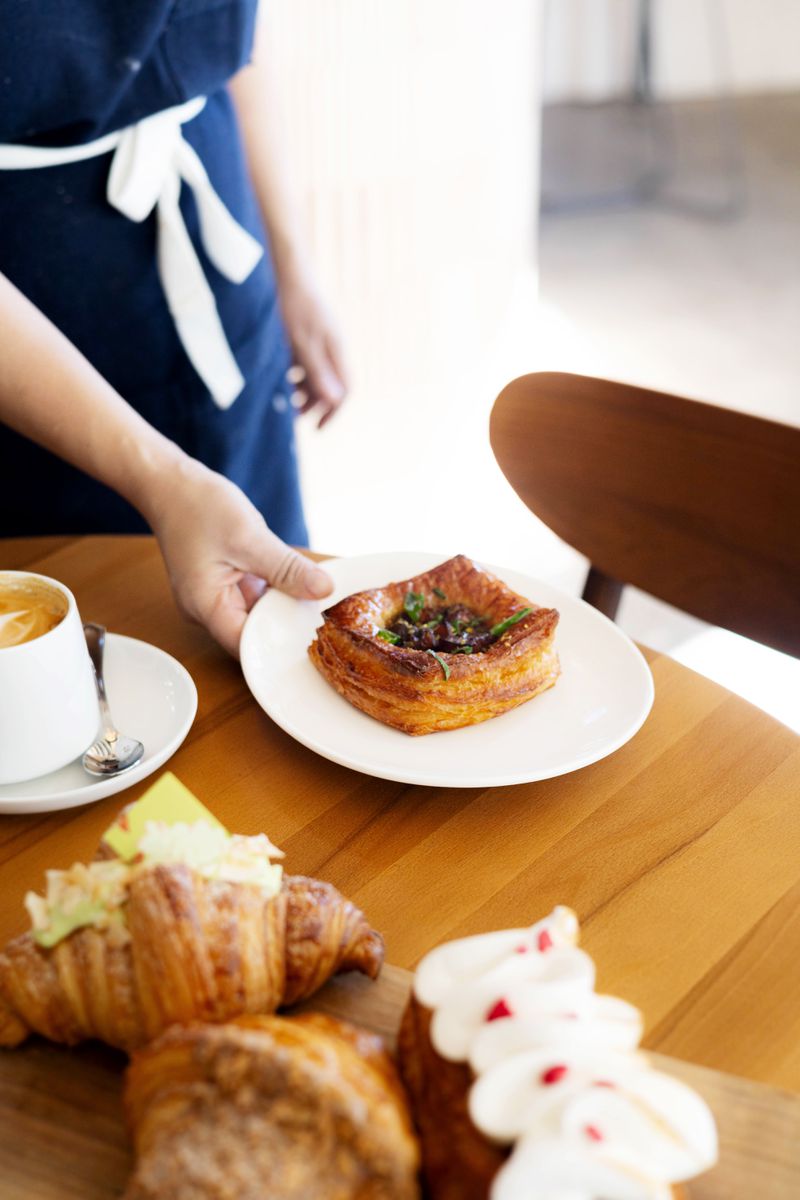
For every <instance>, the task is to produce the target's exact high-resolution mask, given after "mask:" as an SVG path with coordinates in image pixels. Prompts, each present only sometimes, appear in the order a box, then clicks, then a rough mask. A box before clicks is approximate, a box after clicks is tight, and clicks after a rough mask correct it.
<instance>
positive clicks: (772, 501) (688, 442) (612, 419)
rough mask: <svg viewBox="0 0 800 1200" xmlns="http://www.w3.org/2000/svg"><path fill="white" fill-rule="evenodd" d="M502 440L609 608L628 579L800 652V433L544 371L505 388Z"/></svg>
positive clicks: (601, 604) (499, 449)
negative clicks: (586, 562)
mask: <svg viewBox="0 0 800 1200" xmlns="http://www.w3.org/2000/svg"><path fill="white" fill-rule="evenodd" d="M490 437H491V444H492V450H493V451H494V455H495V458H496V459H497V462H498V464H499V466H500V469H501V470H502V472H503V474H504V475H505V477H506V479H507V480H508V481H509V483H510V484H511V486H512V487H513V488H514V490H515V491H516V493H517V495H518V496H520V498H521V499H522V500H523V501H524V502H525V504H526V505H527V506H528V508H530V509H532V511H533V512H535V513H536V515H537V516H538V517H540V518H541V520H542V521H544V522H545V524H546V525H548V526H549V527H550V528H551V529H552V530H554V532H555V533H557V534H558V535H559V537H561V538H563V539H564V541H566V542H569V544H570V545H571V546H574V547H575V549H576V550H579V551H580V552H581V553H582V554H584V555H586V557H587V558H588V559H589V562H590V564H591V565H590V569H589V574H588V577H587V580H586V586H585V588H584V591H583V597H584V599H585V600H588V601H589V603H590V604H593V605H594V606H595V607H596V608H599V609H600V611H601V612H604V613H605V614H606V615H607V616H609V617H611V618H612V619H613V618H614V616H615V615H616V611H617V608H618V605H619V601H620V597H621V593H622V588H623V586H624V584H626V583H630V584H633V585H635V586H636V587H638V588H641V589H642V590H643V591H646V592H649V593H651V595H654V596H658V597H659V598H660V599H662V600H665V601H667V602H668V603H669V604H672V605H675V606H676V607H678V608H681V609H684V610H686V611H687V612H690V613H693V614H694V615H695V616H697V617H700V618H702V619H703V620H704V621H709V622H711V623H712V624H714V625H721V626H723V627H725V628H726V629H732V630H734V631H735V632H737V633H740V634H744V635H745V636H746V637H749V638H753V639H755V640H756V641H759V642H763V643H764V644H765V645H768V646H772V647H774V648H775V649H777V650H782V651H784V652H785V653H788V654H793V655H795V656H798V657H800V429H796V428H793V427H791V426H787V425H780V424H777V423H775V422H773V421H765V420H761V419H760V418H758V417H751V416H747V415H745V414H744V413H739V412H732V411H730V410H729V409H725V408H716V407H714V406H713V405H709V404H700V403H698V402H697V401H693V400H685V399H681V398H680V397H679V396H670V395H666V394H665V393H663V392H654V391H649V390H648V389H646V388H640V387H631V386H629V385H627V384H623V383H613V382H611V381H610V380H606V379H592V378H588V377H584V376H580V375H567V374H535V375H524V376H522V377H521V378H520V379H515V380H514V381H513V383H510V384H509V385H508V386H507V387H506V388H504V389H503V391H502V392H501V393H500V395H499V396H498V398H497V400H496V401H495V404H494V408H493V410H492V415H491V426H490Z"/></svg>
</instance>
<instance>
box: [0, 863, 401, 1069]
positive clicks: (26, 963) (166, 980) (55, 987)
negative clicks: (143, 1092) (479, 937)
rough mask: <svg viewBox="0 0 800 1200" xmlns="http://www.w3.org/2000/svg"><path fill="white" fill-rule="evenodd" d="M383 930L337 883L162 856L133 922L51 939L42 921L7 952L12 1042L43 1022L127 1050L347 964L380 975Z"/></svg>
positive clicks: (44, 1027)
mask: <svg viewBox="0 0 800 1200" xmlns="http://www.w3.org/2000/svg"><path fill="white" fill-rule="evenodd" d="M382 963H383V939H382V938H381V936H380V934H379V933H376V931H375V930H373V929H371V928H370V926H369V924H368V922H367V920H366V917H365V916H364V914H363V913H362V912H361V910H360V909H358V908H356V906H355V905H354V904H351V902H350V901H349V900H347V899H345V897H344V896H342V895H341V893H340V892H338V891H337V890H336V888H335V887H333V886H332V885H331V884H328V883H323V882H321V881H320V880H317V879H308V878H306V877H304V876H301V875H294V876H292V875H289V876H284V879H283V883H282V886H281V889H280V891H279V892H278V893H277V895H274V896H269V897H267V896H265V895H264V894H263V893H262V892H261V890H260V889H259V888H256V887H252V886H250V885H248V884H240V883H223V882H220V881H218V880H215V881H211V880H208V879H205V878H203V877H202V876H201V875H199V874H198V873H197V872H195V871H194V870H192V869H191V868H190V867H188V866H186V865H184V864H170V865H156V866H152V867H149V868H147V869H146V870H142V871H141V873H139V874H138V875H137V876H136V877H135V878H134V879H133V881H132V882H131V885H130V890H129V895H128V899H127V903H126V905H125V928H124V929H123V930H122V931H120V929H119V927H110V928H95V927H94V926H91V925H87V926H85V927H83V928H80V929H77V930H76V931H75V932H74V933H71V934H70V935H69V936H68V937H66V938H64V940H63V941H61V942H59V943H58V944H57V945H55V946H53V948H52V949H45V948H44V947H42V946H40V945H39V944H38V943H37V942H36V941H35V939H34V937H33V936H32V934H30V933H26V934H23V935H22V936H21V937H18V938H16V939H14V941H12V942H9V943H8V945H7V946H6V947H5V949H4V950H3V951H2V953H0V1046H15V1045H18V1044H19V1043H20V1042H21V1041H23V1040H24V1039H25V1038H26V1037H27V1036H28V1034H30V1033H32V1032H36V1033H40V1034H43V1035H44V1036H45V1037H47V1038H50V1039H51V1040H52V1041H55V1042H65V1043H67V1044H74V1043H76V1042H80V1041H83V1040H84V1039H86V1038H99V1039H100V1040H101V1041H104V1042H107V1043H108V1044H109V1045H111V1046H117V1047H119V1048H120V1049H123V1050H130V1049H132V1048H133V1047H136V1046H141V1045H144V1044H145V1043H146V1042H148V1041H150V1040H151V1039H152V1038H154V1037H156V1036H157V1035H158V1034H159V1033H161V1032H162V1031H163V1030H164V1029H165V1028H166V1027H167V1026H168V1025H171V1024H173V1022H187V1021H192V1020H202V1021H213V1022H220V1021H225V1020H228V1019H230V1018H231V1017H235V1016H238V1015H240V1014H242V1013H264V1012H274V1010H275V1009H277V1008H279V1007H281V1006H283V1005H288V1004H293V1003H295V1001H298V1000H302V999H304V998H305V997H306V996H310V995H311V994H312V993H313V992H315V991H316V990H317V989H318V988H320V987H322V985H323V983H325V981H326V980H327V979H329V978H330V976H331V975H333V974H335V973H336V972H338V971H348V970H357V971H361V972H363V973H364V974H365V975H368V976H369V977H370V978H372V979H374V978H375V977H376V976H377V974H378V972H379V971H380V968H381V965H382Z"/></svg>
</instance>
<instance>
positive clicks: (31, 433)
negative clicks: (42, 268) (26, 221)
mask: <svg viewBox="0 0 800 1200" xmlns="http://www.w3.org/2000/svg"><path fill="white" fill-rule="evenodd" d="M0 421H2V422H4V423H5V424H6V425H8V426H10V427H11V428H12V429H14V430H16V432H17V433H21V434H24V435H25V437H29V438H31V439H32V440H33V441H35V442H37V443H38V444H39V445H40V446H43V447H44V448H45V449H47V450H50V451H52V452H53V453H54V454H57V455H58V456H59V457H61V458H63V459H66V461H67V462H70V463H72V465H73V466H75V467H78V468H79V469H80V470H82V471H85V472H86V473H87V474H89V475H92V476H93V477H94V478H95V479H98V480H100V482H101V483H105V484H107V485H108V486H109V487H112V488H113V489H114V490H115V491H117V492H119V493H120V495H122V496H124V498H125V499H126V500H128V501H129V502H130V503H131V504H132V505H134V507H135V508H137V509H138V510H139V511H140V512H141V513H142V514H143V515H144V516H145V518H146V519H147V520H148V521H151V517H152V512H151V509H152V506H153V504H154V503H155V502H156V496H157V494H158V492H159V490H160V489H159V486H158V485H159V482H161V483H163V481H164V478H165V476H169V475H170V474H175V473H179V472H181V471H183V470H185V469H186V468H187V466H188V464H189V463H191V460H190V459H187V456H186V455H184V454H183V452H182V451H181V450H180V449H179V448H178V447H177V446H176V445H175V444H174V442H171V441H169V439H168V438H165V437H164V436H163V435H162V434H160V433H159V432H158V431H157V430H155V429H154V428H153V427H152V426H151V425H149V424H148V423H147V422H146V421H145V420H144V419H143V418H142V417H140V416H139V414H138V413H136V412H135V411H134V410H133V409H132V408H131V407H130V405H129V404H127V403H126V402H125V401H124V400H123V398H122V397H121V396H120V395H119V394H118V393H117V392H116V391H114V389H113V388H112V387H111V386H110V385H109V384H108V383H107V382H106V381H105V380H104V379H103V378H102V376H101V375H100V374H99V373H98V372H97V371H96V370H95V369H94V367H93V366H92V365H91V364H90V363H89V362H88V361H87V359H85V358H84V357H83V355H82V354H81V353H80V352H79V351H78V350H77V349H76V348H75V347H74V346H73V345H72V343H71V342H69V341H68V340H67V338H65V337H64V336H63V334H62V333H60V331H59V330H58V329H57V328H56V327H55V326H54V325H53V324H52V322H50V321H49V320H48V319H47V318H46V317H45V316H44V315H43V314H42V313H41V312H40V311H39V310H38V309H37V308H36V307H35V306H34V305H33V304H31V303H30V302H29V301H28V300H27V299H26V297H25V296H23V295H22V293H21V292H19V291H18V290H17V289H16V288H15V287H14V286H13V284H11V283H10V282H9V281H8V280H7V279H6V278H5V277H4V276H2V275H0ZM151 523H152V521H151Z"/></svg>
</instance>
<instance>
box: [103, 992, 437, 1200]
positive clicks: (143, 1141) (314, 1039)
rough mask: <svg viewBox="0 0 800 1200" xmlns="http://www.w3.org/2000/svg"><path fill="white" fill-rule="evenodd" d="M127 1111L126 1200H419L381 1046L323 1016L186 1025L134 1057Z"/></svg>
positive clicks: (406, 1126)
mask: <svg viewBox="0 0 800 1200" xmlns="http://www.w3.org/2000/svg"><path fill="white" fill-rule="evenodd" d="M125 1108H126V1112H127V1115H128V1120H129V1124H130V1126H131V1130H132V1133H133V1138H134V1142H135V1147H136V1157H137V1162H136V1170H135V1173H134V1176H133V1178H132V1179H131V1181H130V1183H129V1185H128V1189H127V1191H126V1192H125V1200H232V1198H233V1197H236V1200H264V1198H265V1197H267V1196H269V1197H270V1198H271V1200H355V1198H356V1197H361V1198H363V1200H418V1196H419V1187H418V1183H417V1168H418V1165H419V1149H418V1146H417V1142H416V1138H415V1136H414V1131H413V1127H412V1124H411V1119H410V1116H409V1113H408V1104H407V1101H406V1098H405V1095H404V1093H403V1089H402V1086H401V1084H400V1081H399V1079H398V1077H397V1073H396V1071H395V1068H394V1066H393V1064H392V1062H391V1060H390V1058H389V1056H388V1054H387V1053H386V1051H385V1049H384V1047H383V1043H382V1042H381V1039H380V1038H379V1037H376V1036H375V1035H374V1034H371V1033H367V1032H366V1031H365V1030H363V1029H358V1028H356V1027H355V1026H353V1025H350V1024H348V1023H347V1022H344V1021H338V1020H335V1019H333V1018H331V1017H326V1016H322V1015H321V1014H319V1013H305V1014H303V1015H301V1016H296V1017H273V1016H251V1017H242V1018H239V1019H238V1020H236V1021H233V1022H230V1023H229V1024H226V1025H216V1026H212V1025H201V1024H192V1025H188V1026H181V1025H174V1026H173V1027H172V1028H171V1029H169V1030H168V1031H167V1032H166V1033H165V1034H163V1035H162V1037H161V1038H159V1040H158V1041H157V1042H155V1043H153V1044H152V1045H150V1046H148V1047H147V1048H146V1049H144V1050H141V1051H138V1052H137V1053H135V1054H134V1057H133V1061H132V1063H131V1066H130V1067H129V1069H128V1072H127V1079H126V1087H125Z"/></svg>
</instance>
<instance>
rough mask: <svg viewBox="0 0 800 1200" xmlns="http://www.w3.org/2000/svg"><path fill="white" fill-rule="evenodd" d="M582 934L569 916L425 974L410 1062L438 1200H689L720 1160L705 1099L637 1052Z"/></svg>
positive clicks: (633, 1014)
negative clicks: (691, 1188)
mask: <svg viewBox="0 0 800 1200" xmlns="http://www.w3.org/2000/svg"><path fill="white" fill-rule="evenodd" d="M577 938H578V921H577V918H576V917H575V914H574V913H573V912H572V911H571V909H568V908H556V909H555V910H554V911H553V912H552V913H551V915H550V916H549V917H547V918H545V919H544V920H543V921H539V922H538V923H537V924H536V925H533V926H532V927H531V928H530V929H509V930H504V931H502V932H497V933H490V934H484V935H481V936H478V937H469V938H463V939H460V940H459V941H455V942H449V943H447V944H445V945H443V946H438V947H437V948H436V949H435V950H433V951H431V953H430V954H428V955H427V956H426V957H425V958H424V959H423V960H422V962H421V963H420V965H419V968H418V970H417V972H416V976H415V979H414V985H413V991H412V995H411V998H410V1000H409V1003H408V1006H407V1008H406V1011H405V1013H404V1015H403V1020H402V1024H401V1027H400V1036H399V1044H398V1052H399V1063H400V1069H401V1075H402V1077H403V1080H404V1082H405V1085H406V1088H407V1090H408V1093H409V1096H410V1097H411V1103H412V1109H413V1111H414V1117H415V1121H416V1124H417V1129H418V1132H419V1135H420V1141H421V1145H422V1158H423V1175H424V1178H425V1182H426V1185H427V1188H428V1195H429V1196H430V1198H431V1200H529V1198H531V1197H535V1196H542V1197H545V1196H547V1197H549V1196H559V1197H561V1196H564V1197H567V1196H569V1197H570V1200H601V1198H602V1200H667V1198H668V1197H670V1198H673V1200H678V1197H682V1196H684V1195H685V1193H684V1192H683V1191H682V1189H681V1186H680V1185H681V1183H682V1181H684V1180H687V1179H690V1178H692V1177H693V1176H695V1175H697V1174H700V1173H701V1172H702V1171H705V1170H707V1169H708V1168H709V1167H711V1166H713V1165H714V1163H715V1162H716V1158H717V1134H716V1127H715V1124H714V1119H713V1117H712V1115H711V1113H710V1112H709V1110H708V1108H707V1106H706V1104H705V1102H704V1101H703V1100H702V1099H701V1098H700V1097H699V1096H698V1095H697V1094H696V1093H695V1092H694V1091H693V1090H692V1089H691V1088H689V1087H687V1086H686V1084H684V1083H681V1082H679V1081H678V1080H677V1079H674V1078H672V1077H671V1076H668V1075H664V1074H663V1073H661V1072H658V1071H655V1070H653V1069H652V1068H651V1067H650V1066H649V1064H648V1062H647V1059H646V1057H645V1056H644V1055H643V1054H642V1053H640V1052H639V1051H637V1049H636V1047H637V1046H638V1042H639V1038H640V1036H641V1029H642V1025H641V1018H640V1015H639V1013H638V1011H637V1010H636V1009H635V1008H633V1007H632V1006H631V1005H630V1004H627V1003H626V1002H625V1001H623V1000H619V999H617V998H616V997H613V996H601V995H598V994H597V993H596V992H595V991H594V977H595V974H594V964H593V962H592V960H591V958H590V957H589V956H588V955H587V954H585V953H584V952H583V951H582V950H580V949H578V947H577V944H576V943H577Z"/></svg>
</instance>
